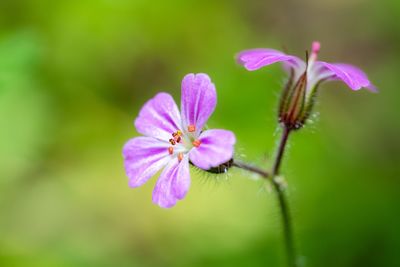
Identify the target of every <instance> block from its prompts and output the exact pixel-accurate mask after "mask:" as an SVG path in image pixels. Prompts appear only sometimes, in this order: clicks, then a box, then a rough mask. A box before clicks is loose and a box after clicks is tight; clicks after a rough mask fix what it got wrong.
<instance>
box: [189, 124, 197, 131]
mask: <svg viewBox="0 0 400 267" xmlns="http://www.w3.org/2000/svg"><path fill="white" fill-rule="evenodd" d="M194 131H196V126H194V125H193V124H191V125H189V126H188V132H189V133H192V132H194Z"/></svg>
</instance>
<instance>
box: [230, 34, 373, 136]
mask: <svg viewBox="0 0 400 267" xmlns="http://www.w3.org/2000/svg"><path fill="white" fill-rule="evenodd" d="M319 50H320V44H319V42H313V44H312V50H311V55H310V56H309V57H308V59H307V60H306V62H304V61H303V60H301V59H300V58H298V57H296V56H292V55H287V54H285V53H282V52H280V51H277V50H273V49H252V50H245V51H242V52H241V53H239V54H238V56H237V59H238V62H239V63H240V64H242V65H243V66H244V67H245V68H246V69H247V70H249V71H254V70H257V69H259V68H262V67H264V66H267V65H270V64H273V63H276V62H282V63H283V67H284V69H285V70H287V71H288V72H289V74H290V76H289V80H288V82H287V84H286V87H285V89H284V90H283V93H282V98H281V102H280V106H279V121H280V122H281V123H283V124H284V125H285V126H286V127H288V128H289V129H299V128H301V127H302V126H303V125H304V123H305V122H306V120H307V118H308V117H309V115H310V113H311V110H312V107H313V104H314V98H315V95H316V92H317V89H318V86H319V85H320V84H321V83H322V82H324V81H333V80H341V81H343V82H344V83H346V84H347V86H348V87H350V88H351V89H352V90H359V89H361V88H367V89H369V90H370V91H373V92H376V91H377V90H376V88H375V86H374V85H372V84H371V82H370V81H369V80H368V78H367V75H366V74H365V73H364V72H363V71H362V70H360V69H359V68H357V67H355V66H352V65H348V64H343V63H327V62H324V61H317V55H318V52H319Z"/></svg>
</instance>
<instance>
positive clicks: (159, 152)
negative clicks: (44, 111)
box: [123, 74, 236, 208]
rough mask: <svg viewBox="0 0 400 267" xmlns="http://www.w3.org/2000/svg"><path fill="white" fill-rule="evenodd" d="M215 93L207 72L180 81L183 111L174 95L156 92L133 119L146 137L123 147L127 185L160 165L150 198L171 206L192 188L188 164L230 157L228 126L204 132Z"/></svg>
mask: <svg viewBox="0 0 400 267" xmlns="http://www.w3.org/2000/svg"><path fill="white" fill-rule="evenodd" d="M216 102H217V96H216V91H215V87H214V84H213V83H212V82H211V80H210V78H209V77H208V76H207V75H206V74H196V75H195V74H188V75H186V76H185V77H184V78H183V81H182V98H181V113H179V110H178V107H177V105H176V104H175V101H174V100H173V98H172V96H171V95H169V94H167V93H158V94H157V95H156V96H155V97H154V98H152V99H150V100H149V101H148V102H147V103H146V104H145V105H144V106H143V107H142V109H141V111H140V113H139V116H138V117H137V118H136V120H135V127H136V129H137V131H138V132H139V133H141V134H143V135H144V136H141V137H136V138H133V139H131V140H129V141H128V142H127V143H126V144H125V146H124V148H123V156H124V160H125V170H126V174H127V176H128V177H129V185H130V186H131V187H138V186H141V185H143V184H144V183H145V182H146V181H147V180H148V179H149V178H151V177H152V176H153V175H155V174H156V173H157V172H158V171H159V170H161V169H162V168H163V167H164V170H163V171H162V173H161V175H160V177H159V179H158V181H157V183H156V186H155V188H154V191H153V202H154V203H156V204H158V205H159V206H160V207H163V208H170V207H172V206H174V205H175V204H176V202H177V200H181V199H183V198H184V197H185V195H186V193H187V191H188V190H189V186H190V173H189V162H190V163H192V164H193V165H195V166H197V167H199V168H201V169H204V170H208V169H210V168H213V167H216V166H218V165H220V164H222V163H225V162H227V161H229V160H230V159H232V157H233V151H234V144H235V142H236V139H235V136H234V134H233V133H232V132H230V131H226V130H219V129H218V130H217V129H214V130H204V131H203V127H204V125H205V123H206V122H207V120H208V118H209V117H210V116H211V114H212V113H213V112H214V109H215V106H216Z"/></svg>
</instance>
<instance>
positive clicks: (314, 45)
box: [311, 41, 321, 54]
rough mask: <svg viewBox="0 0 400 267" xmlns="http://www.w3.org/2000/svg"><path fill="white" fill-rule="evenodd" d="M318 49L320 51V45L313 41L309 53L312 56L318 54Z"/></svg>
mask: <svg viewBox="0 0 400 267" xmlns="http://www.w3.org/2000/svg"><path fill="white" fill-rule="evenodd" d="M320 49H321V44H320V43H319V42H317V41H314V42H313V43H312V45H311V52H312V53H313V54H318V53H319V50H320Z"/></svg>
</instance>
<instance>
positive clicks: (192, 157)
mask: <svg viewBox="0 0 400 267" xmlns="http://www.w3.org/2000/svg"><path fill="white" fill-rule="evenodd" d="M319 50H320V44H319V43H318V42H313V44H312V48H311V53H310V55H309V54H308V53H306V59H305V61H303V60H302V59H300V58H298V57H296V56H293V55H288V54H286V53H283V52H280V51H277V50H274V49H251V50H245V51H242V52H240V53H239V54H238V55H237V61H238V63H239V64H241V65H243V66H244V67H245V68H246V69H247V70H249V71H255V70H258V69H260V68H262V67H265V66H268V65H271V64H273V63H276V62H280V63H282V65H283V68H284V70H285V71H286V72H287V73H288V79H287V82H286V85H285V86H284V88H283V89H282V92H281V98H280V103H279V109H278V120H277V121H278V123H279V125H280V126H281V128H282V135H281V138H280V142H279V146H278V149H277V152H276V156H275V159H274V162H273V164H272V166H273V167H272V169H271V170H270V171H265V170H263V168H259V167H256V166H254V165H253V164H248V163H244V162H241V161H239V160H237V159H236V158H235V156H234V145H235V142H236V138H235V135H234V134H233V133H232V132H231V131H228V130H222V129H211V130H208V129H205V124H206V122H207V121H208V119H209V117H210V116H211V114H212V113H213V112H214V110H215V107H216V103H217V95H216V90H215V86H214V84H213V83H212V82H211V79H210V78H209V77H208V75H206V74H188V75H186V76H185V77H184V78H183V81H182V92H181V111H180V112H179V110H178V107H177V105H176V104H175V101H174V100H173V98H172V96H171V95H169V94H168V93H158V94H157V95H156V96H154V97H153V98H152V99H150V100H149V101H147V103H145V104H144V106H143V107H142V109H141V111H140V112H139V115H138V117H137V118H136V120H135V127H136V130H137V132H139V133H140V134H142V135H143V136H140V137H135V138H132V139H131V140H129V141H128V142H127V143H126V144H125V146H124V148H123V157H124V163H125V171H126V174H127V176H128V178H129V185H130V186H131V187H138V186H141V185H143V184H144V183H146V181H148V180H149V179H150V178H151V177H152V176H154V175H155V174H156V173H157V172H159V171H160V170H162V171H161V174H160V177H159V178H158V180H157V183H156V186H155V188H154V191H153V202H154V203H155V204H157V205H159V206H160V207H162V208H171V207H173V206H174V205H176V203H177V201H178V200H182V199H183V198H184V197H185V196H186V193H187V192H188V190H189V187H190V165H193V166H195V167H197V168H198V169H200V170H203V171H204V172H212V173H217V174H218V173H222V172H226V171H228V169H229V168H230V167H237V168H241V169H243V170H246V171H249V172H253V173H256V174H258V175H260V176H261V177H263V178H265V180H267V181H269V182H271V183H272V185H273V188H274V190H275V192H276V195H277V199H278V204H279V209H280V212H281V215H282V216H281V217H282V224H283V229H284V237H285V238H284V239H285V244H286V250H287V256H288V266H299V261H298V257H297V255H296V253H295V249H294V244H293V243H294V242H293V238H292V224H291V217H290V210H289V207H288V202H287V199H286V198H287V196H286V191H285V190H286V183H285V182H283V179H282V177H281V176H280V166H281V163H282V159H283V155H284V152H285V148H286V145H287V142H288V139H289V136H290V134H291V133H292V132H293V131H297V130H299V129H301V128H302V127H304V125H306V123H307V120H308V118H309V117H310V114H311V113H312V110H313V106H314V103H315V101H316V95H317V92H318V90H319V87H320V85H321V84H323V83H325V82H328V81H342V82H344V83H345V84H346V85H347V86H348V87H349V88H350V89H352V90H360V89H362V88H366V89H367V90H369V91H371V92H377V89H376V87H375V86H374V85H373V84H372V83H371V82H370V81H369V79H368V78H367V75H366V74H365V73H364V72H363V71H362V70H360V69H359V68H357V67H355V66H352V65H349V64H344V63H328V62H324V61H318V60H317V58H318V52H319Z"/></svg>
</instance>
